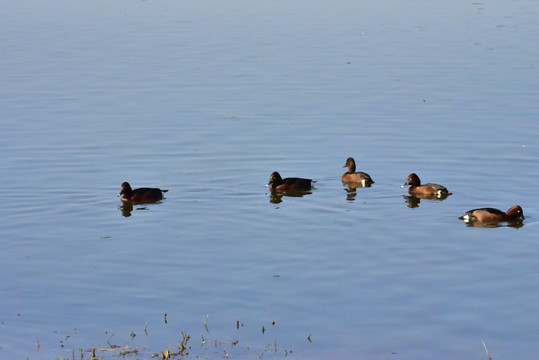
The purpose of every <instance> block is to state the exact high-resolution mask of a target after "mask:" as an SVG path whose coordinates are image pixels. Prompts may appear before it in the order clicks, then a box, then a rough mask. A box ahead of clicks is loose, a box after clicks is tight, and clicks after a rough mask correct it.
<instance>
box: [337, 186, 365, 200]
mask: <svg viewBox="0 0 539 360" xmlns="http://www.w3.org/2000/svg"><path fill="white" fill-rule="evenodd" d="M362 187H370V185H367V186H363V185H362V184H358V183H355V184H352V183H348V184H346V185H344V186H343V189H344V191H346V200H348V201H354V200H355V199H356V195H357V188H362Z"/></svg>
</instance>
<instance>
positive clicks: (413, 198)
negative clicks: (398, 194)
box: [402, 195, 448, 208]
mask: <svg viewBox="0 0 539 360" xmlns="http://www.w3.org/2000/svg"><path fill="white" fill-rule="evenodd" d="M402 197H403V198H404V200H405V202H406V203H407V204H408V205H407V206H408V207H409V208H416V207H418V206H419V203H421V199H426V200H438V201H443V200H445V199H447V197H448V195H402Z"/></svg>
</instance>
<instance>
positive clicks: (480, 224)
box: [465, 220, 524, 229]
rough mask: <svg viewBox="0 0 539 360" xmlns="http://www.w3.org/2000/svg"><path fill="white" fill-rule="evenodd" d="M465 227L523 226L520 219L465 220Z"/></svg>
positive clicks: (516, 227)
mask: <svg viewBox="0 0 539 360" xmlns="http://www.w3.org/2000/svg"><path fill="white" fill-rule="evenodd" d="M465 223H466V226H467V227H478V228H498V227H512V228H515V229H519V228H521V227H523V226H524V222H523V221H522V220H517V221H511V222H505V223H499V222H482V221H468V222H465Z"/></svg>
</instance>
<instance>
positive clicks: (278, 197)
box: [269, 188, 314, 204]
mask: <svg viewBox="0 0 539 360" xmlns="http://www.w3.org/2000/svg"><path fill="white" fill-rule="evenodd" d="M313 189H314V188H313ZM312 193H313V192H312V191H311V190H304V191H300V190H296V191H271V192H270V193H269V197H270V203H272V204H280V203H281V202H283V197H284V196H287V197H303V196H305V195H310V194H312Z"/></svg>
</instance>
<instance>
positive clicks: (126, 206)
mask: <svg viewBox="0 0 539 360" xmlns="http://www.w3.org/2000/svg"><path fill="white" fill-rule="evenodd" d="M160 202H161V201H153V202H145V203H144V204H156V203H160ZM135 205H141V206H137V208H135V209H134V210H148V208H147V207H146V206H142V204H141V203H137V204H135ZM118 210H120V212H121V213H122V216H123V217H130V216H131V212H132V211H133V203H132V202H131V201H128V202H124V203H123V204H122V205H118Z"/></svg>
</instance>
